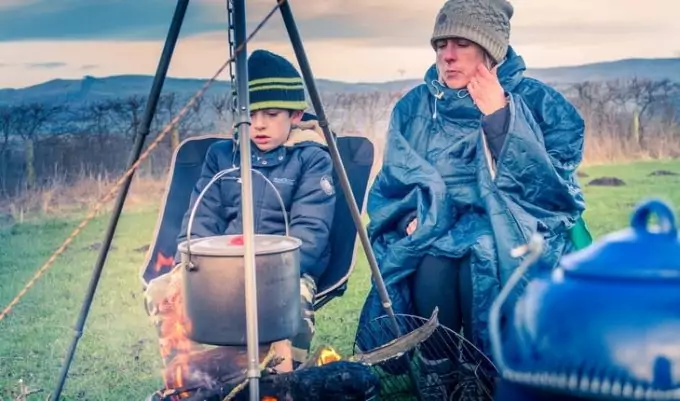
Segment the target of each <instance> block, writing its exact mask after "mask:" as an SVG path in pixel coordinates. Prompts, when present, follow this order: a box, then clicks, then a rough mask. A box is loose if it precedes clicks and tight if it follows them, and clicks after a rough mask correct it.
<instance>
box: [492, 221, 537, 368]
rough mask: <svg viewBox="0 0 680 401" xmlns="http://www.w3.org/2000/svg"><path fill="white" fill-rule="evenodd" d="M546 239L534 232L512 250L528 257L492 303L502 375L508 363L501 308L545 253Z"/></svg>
mask: <svg viewBox="0 0 680 401" xmlns="http://www.w3.org/2000/svg"><path fill="white" fill-rule="evenodd" d="M544 245H545V239H544V238H543V236H542V235H540V234H538V233H534V234H533V235H532V236H531V238H530V239H529V243H527V244H525V245H522V246H519V247H517V248H515V249H513V250H512V253H511V255H512V257H514V258H519V257H522V256H526V259H524V261H522V263H520V265H519V266H517V269H515V271H514V272H513V273H512V275H511V276H510V278H509V279H508V282H507V283H506V284H505V286H503V288H502V289H501V291H500V293H499V294H498V296H497V297H496V299H495V300H494V301H493V303H492V304H491V309H490V311H489V337H490V340H491V351H492V355H493V359H494V361H493V362H494V364H496V365H497V366H498V370H499V372H500V374H501V375H502V374H503V372H505V371H506V365H505V362H504V360H503V350H502V345H501V333H500V321H501V309H502V307H503V304H505V302H506V301H507V300H508V298H509V296H510V293H511V291H512V290H514V289H515V287H517V284H518V283H519V282H520V280H522V279H523V278H524V275H525V274H526V272H527V271H528V270H529V268H530V267H531V266H532V265H534V264H535V263H536V262H537V261H538V260H539V259H540V257H541V255H542V254H543V247H544Z"/></svg>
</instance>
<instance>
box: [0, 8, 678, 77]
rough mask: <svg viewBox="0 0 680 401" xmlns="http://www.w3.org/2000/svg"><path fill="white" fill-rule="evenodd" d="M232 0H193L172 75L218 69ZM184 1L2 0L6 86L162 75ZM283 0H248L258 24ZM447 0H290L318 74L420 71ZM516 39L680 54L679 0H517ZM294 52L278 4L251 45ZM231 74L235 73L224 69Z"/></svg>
mask: <svg viewBox="0 0 680 401" xmlns="http://www.w3.org/2000/svg"><path fill="white" fill-rule="evenodd" d="M225 2H226V0H192V1H191V3H190V5H189V11H188V12H187V18H186V20H185V25H184V26H183V30H182V34H181V36H180V39H179V44H178V47H177V49H176V52H175V56H174V58H173V61H172V65H171V68H170V72H169V75H170V76H173V77H198V78H207V77H209V76H211V75H212V74H213V73H214V72H215V71H216V69H217V68H218V67H219V66H220V65H221V64H222V62H223V61H224V60H225V58H226V57H227V54H228V50H227V40H226V38H227V36H226V14H225ZM175 4H176V3H175V1H174V0H0V88H2V87H14V88H18V87H25V86H30V85H34V84H38V83H41V82H44V81H47V80H50V79H54V78H76V79H77V78H82V77H83V76H84V75H93V76H98V77H99V76H109V75H120V74H149V75H151V74H153V73H154V71H155V69H156V64H157V62H158V57H159V55H160V52H161V49H162V47H163V41H164V38H165V35H166V33H167V29H168V27H169V24H170V20H171V16H172V13H173V11H174V8H175ZM273 4H274V1H273V0H271V1H270V0H247V5H248V32H250V31H252V29H253V28H254V27H255V25H256V24H257V22H258V21H259V20H261V19H262V18H263V17H264V16H265V14H266V13H267V12H268V11H269V10H270V9H271V7H272V6H273ZM442 4H443V1H442V0H408V1H407V0H291V5H292V7H293V12H294V14H295V17H296V20H297V22H298V27H299V29H300V32H301V34H302V37H303V40H304V41H305V42H304V43H305V49H306V50H307V53H308V57H309V59H310V63H311V66H312V69H313V70H314V74H315V76H316V77H317V78H328V79H336V80H343V81H349V82H356V81H387V80H392V79H399V78H420V77H422V76H423V74H424V71H425V70H426V68H427V67H428V66H429V65H430V64H431V63H432V61H433V60H434V53H433V51H432V49H431V48H430V45H429V37H430V34H431V31H432V25H433V23H434V19H435V16H436V13H437V10H438V9H439V8H440V7H441V5H442ZM512 4H513V5H514V7H515V16H514V17H513V19H512V29H513V30H512V33H511V43H512V44H513V46H514V47H515V48H516V50H517V51H518V52H519V53H520V54H521V55H522V56H524V59H525V61H526V62H527V64H528V65H529V67H548V66H562V65H576V64H583V63H589V62H595V61H605V60H616V59H622V58H630V57H680V24H679V23H678V22H677V21H678V11H680V2H678V0H645V1H640V0H588V1H586V0H578V1H571V2H570V1H565V0H513V1H512ZM256 48H266V49H269V50H272V51H275V52H279V53H281V54H283V55H285V56H289V57H293V52H292V48H291V45H290V43H289V42H288V38H287V36H286V33H285V29H284V28H283V23H282V21H281V16H280V15H279V14H278V13H277V14H276V15H274V17H273V18H272V19H271V21H270V23H269V24H268V25H267V26H266V27H265V28H264V29H263V30H261V31H260V33H259V34H258V36H257V37H256V39H255V40H254V41H253V42H250V45H249V51H252V50H254V49H256ZM225 78H226V76H225Z"/></svg>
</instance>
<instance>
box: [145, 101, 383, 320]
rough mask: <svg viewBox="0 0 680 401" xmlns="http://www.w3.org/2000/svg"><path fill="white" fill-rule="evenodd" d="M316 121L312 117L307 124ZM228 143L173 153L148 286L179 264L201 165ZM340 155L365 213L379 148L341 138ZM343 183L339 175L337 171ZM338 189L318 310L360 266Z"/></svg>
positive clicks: (184, 146) (199, 144) (198, 140)
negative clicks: (184, 220)
mask: <svg viewBox="0 0 680 401" xmlns="http://www.w3.org/2000/svg"><path fill="white" fill-rule="evenodd" d="M310 118H314V117H312V116H311V115H308V114H306V115H305V118H304V119H305V120H308V119H310ZM225 139H228V138H226V137H224V136H201V137H193V138H188V139H186V140H184V141H183V142H182V143H181V144H180V145H179V146H178V148H177V149H176V150H175V153H174V154H173V158H172V163H171V166H170V171H171V173H170V176H169V177H168V181H167V188H166V194H165V199H164V200H163V201H162V203H161V210H160V214H159V216H158V220H157V222H156V229H155V232H154V235H153V238H152V240H151V244H150V245H149V250H148V252H147V256H146V260H145V262H144V264H143V265H142V269H141V278H142V282H143V285H144V288H146V286H147V285H148V283H149V281H151V280H152V279H154V278H156V277H159V276H162V275H164V274H166V273H168V272H169V271H170V270H171V269H172V268H173V267H174V266H173V265H174V255H175V252H176V250H177V235H178V234H179V230H180V229H181V225H182V218H183V217H184V213H185V212H186V211H187V209H188V208H189V201H190V197H191V191H192V190H193V188H194V185H195V183H196V181H197V180H198V178H199V177H200V175H201V167H202V164H203V160H204V158H205V154H206V152H207V151H208V148H209V147H210V145H212V144H213V143H215V142H217V141H220V140H225ZM335 142H336V144H337V147H338V151H339V153H340V157H341V159H342V162H343V164H344V166H345V171H346V172H347V177H348V178H349V182H350V186H351V188H352V192H353V194H354V200H355V202H356V203H357V205H358V206H359V209H360V211H361V212H362V213H363V209H364V204H365V199H366V189H367V187H368V181H369V177H370V173H371V169H372V167H373V160H374V149H373V144H372V143H371V141H369V140H368V139H367V138H364V137H359V136H344V137H337V138H335ZM334 178H335V182H336V183H337V182H338V180H337V172H335V173H334ZM341 191H342V190H341V188H340V186H339V185H338V187H337V190H336V193H337V202H336V206H335V216H334V223H333V227H332V228H331V234H330V242H331V257H330V264H329V266H328V268H327V269H326V271H325V273H324V274H323V275H322V276H321V277H320V278H319V282H318V283H317V294H316V298H315V301H314V309H315V310H318V309H320V308H321V307H323V306H324V305H325V304H326V303H328V302H329V301H331V300H332V299H333V298H335V297H340V296H342V295H343V294H344V292H345V290H346V289H347V281H348V279H349V276H350V275H351V274H352V271H353V270H354V266H355V257H356V249H357V246H356V245H357V229H356V227H355V225H354V223H353V220H352V216H351V214H350V209H349V206H348V205H347V202H346V201H345V197H344V195H343V194H342V192H341Z"/></svg>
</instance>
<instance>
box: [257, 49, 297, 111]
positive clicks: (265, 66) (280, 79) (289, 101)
mask: <svg viewBox="0 0 680 401" xmlns="http://www.w3.org/2000/svg"><path fill="white" fill-rule="evenodd" d="M248 89H249V91H250V93H249V95H250V110H251V111H256V110H262V109H272V108H275V109H288V110H305V109H306V108H307V102H306V101H305V87H304V82H303V81H302V77H301V76H300V74H299V73H298V72H297V70H296V69H295V67H294V66H293V64H291V63H290V62H289V61H288V60H286V59H285V58H283V57H281V56H279V55H277V54H274V53H272V52H270V51H267V50H255V51H254V52H252V53H251V54H250V57H249V58H248Z"/></svg>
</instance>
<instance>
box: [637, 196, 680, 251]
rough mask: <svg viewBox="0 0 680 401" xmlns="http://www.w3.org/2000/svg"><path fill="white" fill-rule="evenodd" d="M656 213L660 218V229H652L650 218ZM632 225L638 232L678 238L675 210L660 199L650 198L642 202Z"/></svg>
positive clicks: (673, 238)
mask: <svg viewBox="0 0 680 401" xmlns="http://www.w3.org/2000/svg"><path fill="white" fill-rule="evenodd" d="M653 214H655V215H656V216H657V217H658V219H659V228H660V231H650V227H649V218H650V217H651V216H652V215H653ZM630 226H631V227H632V228H633V230H635V232H636V233H638V234H654V235H663V236H665V237H666V236H667V237H669V239H672V240H674V241H675V240H676V238H677V237H678V228H677V226H676V223H675V214H674V213H673V210H672V209H671V208H670V207H669V206H668V204H666V203H665V202H663V201H662V200H660V199H650V200H648V201H645V202H644V203H642V204H641V205H640V206H638V208H637V209H636V210H635V212H634V213H633V216H632V217H631V220H630Z"/></svg>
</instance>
